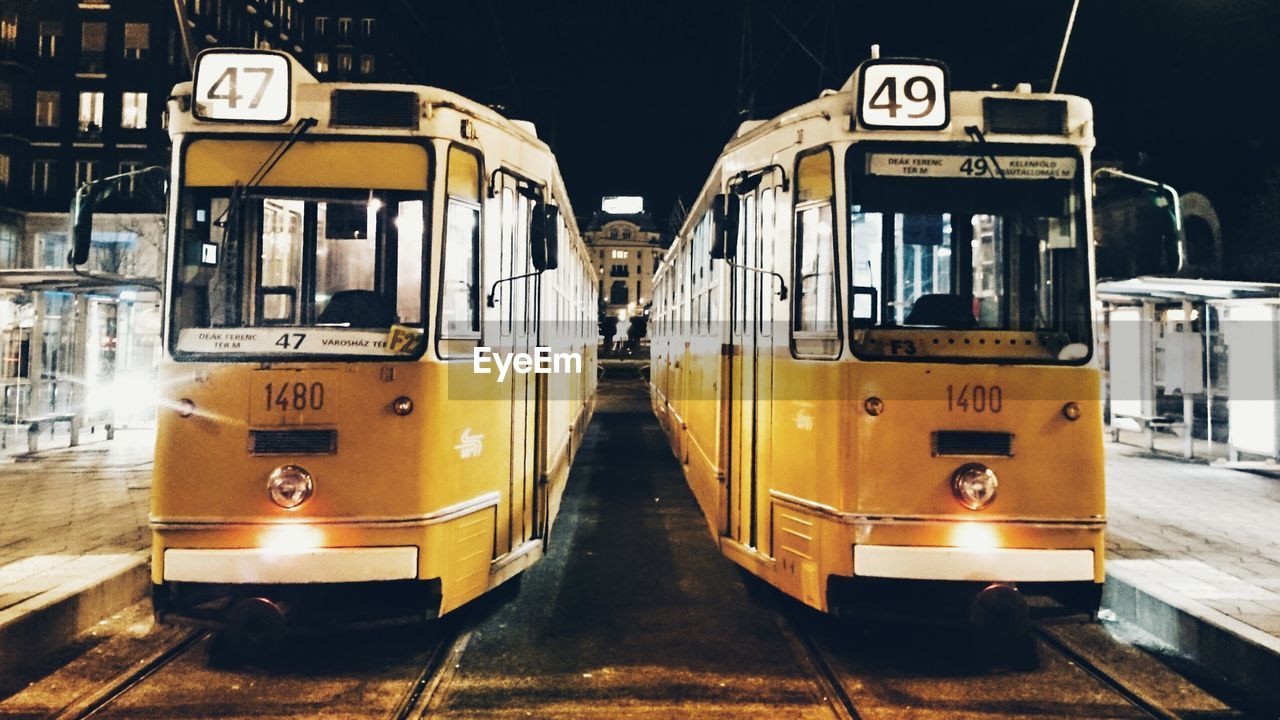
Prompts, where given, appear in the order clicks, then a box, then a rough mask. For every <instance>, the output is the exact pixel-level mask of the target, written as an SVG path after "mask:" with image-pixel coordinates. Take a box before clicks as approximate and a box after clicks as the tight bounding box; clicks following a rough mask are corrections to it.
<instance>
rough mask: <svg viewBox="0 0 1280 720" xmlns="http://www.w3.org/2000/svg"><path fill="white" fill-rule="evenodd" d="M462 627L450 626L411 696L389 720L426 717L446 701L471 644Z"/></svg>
mask: <svg viewBox="0 0 1280 720" xmlns="http://www.w3.org/2000/svg"><path fill="white" fill-rule="evenodd" d="M459 625H460V623H458V622H456V621H454V622H450V629H449V630H447V631H446V632H445V633H444V636H443V637H441V638H440V642H439V643H438V644H437V645H436V647H435V648H433V649H432V651H431V654H430V655H429V656H428V658H427V661H426V662H425V663H423V665H422V671H421V672H419V673H418V677H417V678H416V679H415V680H414V681H413V684H412V685H410V686H409V690H408V692H406V693H405V695H404V697H403V698H401V699H400V702H399V703H397V704H396V707H395V708H393V709H392V711H391V713H390V714H389V715H387V718H388V720H410V719H411V718H420V717H423V716H425V715H426V714H427V713H428V712H430V711H431V710H432V709H433V708H435V707H437V706H438V705H439V703H440V701H442V700H443V699H444V695H445V692H446V691H447V690H448V687H449V682H450V681H451V680H453V676H454V673H456V672H457V669H458V659H459V658H460V657H461V656H462V653H463V652H464V651H465V650H466V649H467V643H468V642H469V641H470V640H471V632H470V631H469V630H468V631H462V630H461V629H460V628H459Z"/></svg>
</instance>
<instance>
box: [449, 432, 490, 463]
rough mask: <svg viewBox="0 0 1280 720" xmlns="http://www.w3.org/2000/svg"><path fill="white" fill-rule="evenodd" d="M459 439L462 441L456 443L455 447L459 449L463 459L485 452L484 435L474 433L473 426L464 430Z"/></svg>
mask: <svg viewBox="0 0 1280 720" xmlns="http://www.w3.org/2000/svg"><path fill="white" fill-rule="evenodd" d="M458 440H460V441H461V442H459V443H458V444H457V445H454V446H453V449H454V450H457V451H458V454H459V455H461V456H462V459H463V460H468V459H470V458H473V457H479V456H480V453H482V452H484V435H483V434H481V435H472V434H471V428H467V429H465V430H463V431H462V435H461V437H459V438H458Z"/></svg>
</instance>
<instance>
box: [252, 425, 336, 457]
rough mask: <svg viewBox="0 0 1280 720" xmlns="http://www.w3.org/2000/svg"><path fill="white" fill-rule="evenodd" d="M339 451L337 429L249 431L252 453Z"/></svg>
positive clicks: (304, 453) (300, 453)
mask: <svg viewBox="0 0 1280 720" xmlns="http://www.w3.org/2000/svg"><path fill="white" fill-rule="evenodd" d="M337 451H338V431H337V430H250V431H249V453H250V454H251V455H329V454H332V453H335V452H337Z"/></svg>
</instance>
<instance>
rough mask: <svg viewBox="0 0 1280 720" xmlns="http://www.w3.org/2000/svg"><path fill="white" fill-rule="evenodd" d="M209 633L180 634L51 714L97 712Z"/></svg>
mask: <svg viewBox="0 0 1280 720" xmlns="http://www.w3.org/2000/svg"><path fill="white" fill-rule="evenodd" d="M209 635H210V631H209V630H207V629H204V628H200V629H197V630H192V631H191V632H188V633H185V634H183V635H179V636H178V637H177V638H176V639H174V640H172V641H170V642H169V643H167V644H165V645H164V646H163V647H161V648H160V649H159V650H157V651H156V652H153V653H152V654H151V655H148V656H147V657H146V658H144V659H143V660H141V661H140V662H139V664H138V665H137V666H136V667H132V668H130V669H128V670H125V671H124V672H122V673H120V674H119V675H117V676H115V677H114V678H112V679H111V680H110V681H108V682H107V683H106V684H104V685H102V686H100V687H99V688H98V689H96V690H94V691H92V692H90V693H88V694H87V695H84V696H82V697H81V698H80V699H78V700H76V701H75V702H74V703H72V704H71V705H69V706H67V707H65V708H63V709H62V710H61V711H60V712H58V713H57V714H55V715H53V716H52V717H53V718H55V719H56V720H81V719H82V718H88V717H92V716H94V715H96V714H97V713H98V711H100V710H102V709H103V708H105V707H106V706H107V705H109V704H111V702H113V701H114V700H115V699H116V698H118V697H120V696H121V695H124V694H125V693H127V692H129V691H130V690H132V689H133V688H135V687H137V686H138V685H141V684H142V683H143V682H145V681H146V679H147V678H149V677H151V676H152V675H154V674H155V673H156V671H158V670H160V669H161V668H163V667H164V666H165V665H168V664H169V663H171V662H173V661H174V660H177V659H178V658H179V657H181V656H182V655H185V654H186V653H187V651H188V650H190V649H191V648H193V647H195V646H196V645H198V644H199V643H200V642H201V641H203V640H204V639H205V638H207V637H209Z"/></svg>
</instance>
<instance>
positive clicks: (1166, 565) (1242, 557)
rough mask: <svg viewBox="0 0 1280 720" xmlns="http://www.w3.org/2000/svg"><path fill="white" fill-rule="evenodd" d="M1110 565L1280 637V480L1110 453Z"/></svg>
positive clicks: (1133, 452) (1126, 451)
mask: <svg viewBox="0 0 1280 720" xmlns="http://www.w3.org/2000/svg"><path fill="white" fill-rule="evenodd" d="M1107 510H1108V518H1107V528H1108V541H1107V551H1108V559H1109V560H1111V561H1121V562H1124V563H1125V565H1126V566H1128V567H1132V568H1136V569H1139V570H1141V572H1142V573H1143V576H1144V578H1146V579H1147V580H1150V581H1153V582H1157V583H1159V584H1161V585H1164V586H1165V587H1167V588H1169V589H1172V590H1174V591H1176V592H1178V593H1179V594H1181V595H1184V596H1186V597H1188V598H1191V599H1193V600H1196V601H1198V602H1200V603H1202V604H1204V605H1207V606H1209V607H1211V608H1213V609H1214V610H1217V611H1219V612H1221V613H1224V614H1226V615H1228V616H1231V617H1233V618H1235V619H1237V620H1240V621H1241V622H1244V623H1246V624H1248V625H1251V626H1253V627H1255V628H1257V629H1258V630H1261V631H1263V632H1265V633H1267V634H1269V635H1272V636H1278V637H1280V525H1278V523H1280V479H1276V478H1271V477H1266V476H1262V475H1254V474H1251V473H1246V472H1240V471H1237V470H1227V469H1223V468H1215V467H1208V466H1205V465H1202V464H1199V463H1189V462H1179V461H1177V460H1170V459H1167V458H1165V457H1160V458H1153V457H1151V456H1150V455H1148V454H1147V453H1146V452H1145V451H1143V450H1141V449H1138V448H1131V447H1126V446H1123V445H1116V444H1111V445H1108V447H1107Z"/></svg>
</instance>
